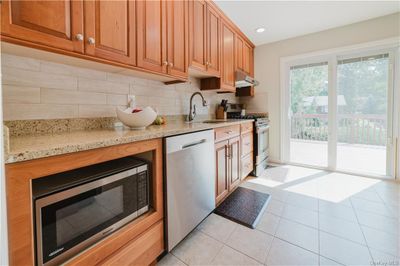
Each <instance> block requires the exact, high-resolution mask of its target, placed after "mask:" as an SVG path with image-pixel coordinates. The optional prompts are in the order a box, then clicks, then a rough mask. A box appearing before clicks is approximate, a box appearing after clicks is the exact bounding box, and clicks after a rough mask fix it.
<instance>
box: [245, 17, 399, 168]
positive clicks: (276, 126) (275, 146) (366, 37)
mask: <svg viewBox="0 0 400 266" xmlns="http://www.w3.org/2000/svg"><path fill="white" fill-rule="evenodd" d="M266 34H268V33H266ZM396 36H400V13H396V14H392V15H388V16H384V17H380V18H376V19H372V20H367V21H364V22H360V23H355V24H351V25H347V26H343V27H339V28H335V29H330V30H326V31H322V32H318V33H313V34H309V35H305V36H301V37H296V38H293V39H288V40H283V41H279V42H275V43H270V44H265V45H261V46H257V47H256V49H255V55H254V60H255V66H254V67H255V78H256V79H257V80H259V81H260V85H259V86H258V87H256V97H254V98H243V99H241V101H242V102H244V103H247V109H248V111H259V112H268V113H269V117H270V120H271V130H270V143H271V144H270V154H271V160H273V161H279V158H280V155H281V151H280V143H279V141H280V135H281V132H280V112H281V106H280V87H281V86H280V59H281V58H282V57H287V56H294V55H299V54H305V53H311V52H315V51H320V50H327V49H332V48H338V47H343V46H349V45H354V44H359V43H365V42H371V41H376V40H381V39H386V38H393V37H396Z"/></svg>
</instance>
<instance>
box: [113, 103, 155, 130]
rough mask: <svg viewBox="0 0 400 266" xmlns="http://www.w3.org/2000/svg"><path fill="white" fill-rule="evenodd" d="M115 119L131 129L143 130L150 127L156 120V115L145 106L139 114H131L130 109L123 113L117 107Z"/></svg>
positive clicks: (151, 109)
mask: <svg viewBox="0 0 400 266" xmlns="http://www.w3.org/2000/svg"><path fill="white" fill-rule="evenodd" d="M116 111H117V117H118V119H119V120H121V122H122V123H123V124H124V125H125V126H128V127H130V128H133V129H144V128H146V127H147V126H149V125H151V124H152V123H153V122H154V120H156V118H157V113H156V112H155V111H154V110H153V108H151V107H150V106H147V107H146V108H144V109H143V110H142V111H141V112H137V113H132V108H128V109H126V110H125V111H124V110H122V109H121V108H119V107H117V110H116Z"/></svg>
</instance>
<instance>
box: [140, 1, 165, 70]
mask: <svg viewBox="0 0 400 266" xmlns="http://www.w3.org/2000/svg"><path fill="white" fill-rule="evenodd" d="M165 5H166V1H164V0H140V1H137V2H136V22H137V28H136V30H137V46H136V48H137V65H138V66H139V67H142V68H144V69H148V70H152V71H156V72H164V73H165V72H166V68H167V61H166V49H167V46H166V28H165V27H166V23H165V18H166V14H165V9H166V8H165Z"/></svg>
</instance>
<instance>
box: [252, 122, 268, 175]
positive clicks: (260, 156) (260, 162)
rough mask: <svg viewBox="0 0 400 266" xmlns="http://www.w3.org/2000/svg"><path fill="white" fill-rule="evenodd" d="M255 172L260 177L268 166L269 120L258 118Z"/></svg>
mask: <svg viewBox="0 0 400 266" xmlns="http://www.w3.org/2000/svg"><path fill="white" fill-rule="evenodd" d="M254 155H255V156H254V157H255V161H254V172H253V174H254V175H255V176H259V175H261V174H262V172H263V171H264V170H265V169H266V168H267V166H268V157H269V124H268V119H267V118H257V119H256V121H255V130H254Z"/></svg>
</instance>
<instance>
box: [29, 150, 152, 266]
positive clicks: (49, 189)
mask: <svg viewBox="0 0 400 266" xmlns="http://www.w3.org/2000/svg"><path fill="white" fill-rule="evenodd" d="M148 170H149V166H148V164H147V163H146V162H144V161H141V160H137V159H135V158H132V157H126V158H122V159H118V160H114V161H110V162H106V163H102V164H97V165H92V166H89V167H84V168H81V169H76V170H73V171H69V172H65V173H61V174H57V175H53V176H48V177H45V178H40V179H38V180H37V181H36V182H34V183H32V187H33V192H34V193H33V194H34V197H35V199H34V208H35V227H36V255H37V256H36V258H37V264H38V265H59V264H60V263H62V262H64V261H66V260H68V259H69V258H71V257H73V256H74V255H75V254H77V253H79V252H81V251H82V250H84V249H85V248H87V247H88V246H90V245H92V244H94V243H95V242H97V241H99V240H100V239H102V238H104V237H105V236H107V235H109V234H111V233H112V232H114V231H115V230H117V229H118V228H120V227H122V226H123V225H125V224H127V223H128V222H130V221H132V220H134V219H135V218H136V217H138V216H140V215H141V214H143V213H145V212H147V211H148V210H149V206H150V196H149V195H150V184H149V171H148Z"/></svg>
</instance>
